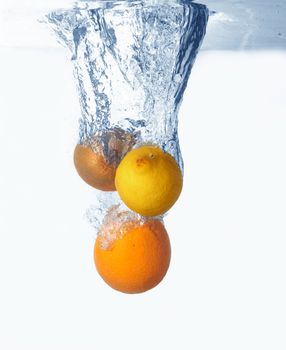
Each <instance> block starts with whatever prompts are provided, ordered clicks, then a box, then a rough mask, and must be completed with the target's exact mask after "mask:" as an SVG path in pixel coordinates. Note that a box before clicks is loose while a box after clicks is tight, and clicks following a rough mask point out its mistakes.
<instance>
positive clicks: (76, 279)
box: [0, 48, 286, 350]
mask: <svg viewBox="0 0 286 350" xmlns="http://www.w3.org/2000/svg"><path fill="white" fill-rule="evenodd" d="M285 63H286V54H285V53H283V52H278V51H277V52H263V51H262V52H250V53H249V52H248V53H242V52H206V51H202V52H201V53H200V54H199V57H198V59H197V61H196V63H195V66H194V69H193V72H192V76H191V80H190V83H189V86H188V89H187V91H186V94H185V98H184V102H183V105H182V108H181V113H180V140H181V147H182V152H183V156H184V161H185V178H184V190H183V193H182V195H181V198H180V200H179V201H178V203H177V205H176V206H175V207H174V208H173V209H172V210H171V211H170V214H169V216H168V217H167V219H166V227H167V229H168V231H169V234H170V238H171V242H172V249H173V252H172V254H173V255H172V262H171V267H170V270H169V272H168V274H167V276H166V278H165V279H164V281H163V282H162V283H161V284H160V285H159V286H158V287H157V288H155V289H153V290H151V291H149V292H147V293H145V294H140V295H125V294H121V293H118V292H116V291H113V290H112V289H110V288H109V287H108V286H106V285H105V284H104V282H103V281H102V280H101V279H100V277H99V276H98V275H97V273H96V270H95V268H94V266H93V258H92V254H93V244H94V235H95V233H94V232H93V231H92V229H91V227H89V225H88V224H87V223H86V221H85V220H84V218H83V215H84V212H85V210H86V208H87V207H88V206H89V205H90V204H92V203H93V199H94V192H93V190H92V189H91V188H89V187H88V186H86V185H85V184H84V183H83V182H82V181H81V179H79V178H78V176H77V174H76V172H75V170H74V168H73V164H72V152H73V147H74V145H75V142H76V138H77V119H78V116H79V107H78V103H77V95H76V92H75V88H74V84H73V77H72V69H71V64H70V63H69V62H68V60H67V56H66V55H65V52H64V50H61V49H58V50H43V49H41V50H40V49H38V50H32V49H15V48H14V49H13V48H2V49H0V164H1V167H0V348H1V349H3V350H4V349H5V350H46V349H47V350H79V349H80V350H94V349H100V350H111V349H119V350H121V349H122V350H131V349H132V350H133V349H136V350H137V349H138V350H141V349H142V350H143V349H144V350H145V349H152V350H153V349H193V350H213V349H215V350H216V349H218V350H236V349H237V350H241V349H243V350H254V349H255V350H256V349H257V350H258V349H259V350H261V349H267V350H268V349H269V350H273V349H275V350H280V349H281V350H285V348H286V333H285V329H286V298H285V295H286V283H285V270H286V254H285V251H286V238H285V237H286V215H285V214H286V161H285V150H286V138H285V135H286V70H285Z"/></svg>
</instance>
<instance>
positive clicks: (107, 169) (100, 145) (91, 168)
mask: <svg viewBox="0 0 286 350" xmlns="http://www.w3.org/2000/svg"><path fill="white" fill-rule="evenodd" d="M133 142H134V139H133V137H132V136H131V135H130V134H128V133H127V132H125V131H123V130H121V129H113V130H109V131H106V132H104V133H102V134H101V135H95V136H93V137H92V138H90V139H89V140H87V141H86V142H85V143H84V144H82V145H81V144H78V145H76V147H75V150H74V165H75V168H76V170H77V172H78V174H79V176H80V177H81V178H82V179H83V180H84V181H85V182H86V183H87V184H89V185H90V186H92V187H94V188H96V189H98V190H101V191H115V190H116V189H115V184H114V178H115V172H116V168H117V166H118V163H119V162H120V160H121V158H122V157H123V156H124V155H125V154H126V152H127V151H128V150H129V149H130V148H131V147H132V145H133Z"/></svg>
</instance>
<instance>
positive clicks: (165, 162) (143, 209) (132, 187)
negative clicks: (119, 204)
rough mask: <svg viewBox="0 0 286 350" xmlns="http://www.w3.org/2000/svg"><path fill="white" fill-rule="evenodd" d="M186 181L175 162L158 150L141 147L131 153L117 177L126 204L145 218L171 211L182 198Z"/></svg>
mask: <svg viewBox="0 0 286 350" xmlns="http://www.w3.org/2000/svg"><path fill="white" fill-rule="evenodd" d="M182 185H183V177H182V173H181V170H180V168H179V166H178V164H177V163H176V161H175V159H174V158H173V157H172V156H171V155H170V154H169V153H165V152H163V151H162V150H161V149H160V148H159V147H156V146H141V147H139V148H137V149H134V150H132V151H130V152H129V153H127V155H126V156H125V157H124V158H123V159H122V161H121V162H120V164H119V166H118V168H117V170H116V175H115V186H116V189H117V191H118V193H119V195H120V197H121V199H122V200H123V202H124V203H125V204H126V205H127V206H128V207H129V208H130V209H132V210H133V211H135V212H137V213H139V214H141V215H144V216H156V215H161V214H163V213H165V212H166V211H167V210H169V209H170V208H171V207H172V206H173V205H174V203H175V202H176V201H177V199H178V198H179V195H180V193H181V190H182Z"/></svg>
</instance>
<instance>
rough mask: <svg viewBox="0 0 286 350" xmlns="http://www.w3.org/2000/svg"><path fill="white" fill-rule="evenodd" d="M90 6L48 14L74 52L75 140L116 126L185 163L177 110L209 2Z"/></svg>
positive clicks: (116, 2)
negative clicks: (77, 113)
mask: <svg viewBox="0 0 286 350" xmlns="http://www.w3.org/2000/svg"><path fill="white" fill-rule="evenodd" d="M88 4H89V6H88V8H87V9H82V8H73V9H70V10H58V11H54V12H51V13H50V14H49V15H47V21H48V23H49V25H50V26H51V27H52V28H53V30H54V32H55V33H56V36H57V38H58V40H59V41H60V42H61V43H62V44H64V45H65V46H66V47H68V48H69V49H70V51H71V53H72V58H71V59H72V62H73V65H74V75H75V78H76V82H77V89H78V93H79V97H80V106H81V112H82V116H81V118H80V125H79V142H80V143H84V142H85V141H86V140H87V139H90V138H91V137H92V136H93V135H95V134H98V133H99V132H101V131H102V130H110V129H114V128H119V129H122V130H125V131H127V132H128V133H130V134H131V135H134V137H135V138H136V145H140V144H142V143H153V144H157V145H159V146H160V147H161V148H162V149H164V150H165V151H167V152H169V153H171V154H172V155H173V156H174V157H175V159H176V160H177V162H178V164H179V165H180V167H181V169H183V160H182V157H181V152H180V147H179V140H178V132H177V127H178V111H179V107H180V104H181V101H182V97H183V93H184V91H185V88H186V85H187V81H188V78H189V75H190V72H191V69H192V66H193V63H194V61H195V58H196V55H197V53H198V50H199V47H200V44H201V42H202V39H203V37H204V34H205V29H206V23H207V19H208V10H207V8H206V7H205V6H204V5H200V4H194V3H192V2H190V1H184V0H178V1H177V0H171V1H167V2H166V1H165V2H162V1H113V2H112V1H105V2H103V1H101V2H100V1H93V2H88ZM91 5H93V6H91ZM94 7H95V8H94Z"/></svg>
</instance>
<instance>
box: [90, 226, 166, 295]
mask: <svg viewBox="0 0 286 350" xmlns="http://www.w3.org/2000/svg"><path fill="white" fill-rule="evenodd" d="M108 241H109V242H108ZM170 258H171V246H170V241H169V237H168V234H167V231H166V230H165V227H164V225H163V224H162V222H161V221H159V220H155V219H152V220H148V221H143V222H142V221H139V220H137V221H136V220H132V221H127V222H125V223H124V224H122V223H121V224H120V223H117V224H115V225H114V224H113V225H108V224H107V225H105V226H104V227H103V228H102V229H101V232H100V234H99V235H98V237H97V239H96V242H95V247H94V261H95V265H96V268H97V271H98V273H99V274H100V276H101V277H102V278H103V280H104V281H105V282H106V283H107V284H108V285H109V286H110V287H112V288H114V289H116V290H118V291H120V292H123V293H142V292H146V291H147V290H149V289H151V288H153V287H155V286H156V285H157V284H158V283H159V282H160V281H161V280H162V279H163V278H164V276H165V274H166V272H167V270H168V267H169V263H170Z"/></svg>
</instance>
